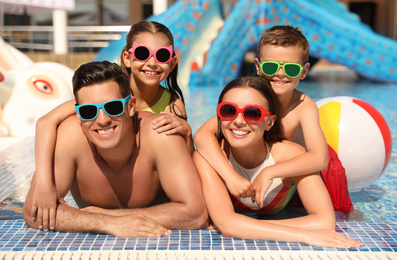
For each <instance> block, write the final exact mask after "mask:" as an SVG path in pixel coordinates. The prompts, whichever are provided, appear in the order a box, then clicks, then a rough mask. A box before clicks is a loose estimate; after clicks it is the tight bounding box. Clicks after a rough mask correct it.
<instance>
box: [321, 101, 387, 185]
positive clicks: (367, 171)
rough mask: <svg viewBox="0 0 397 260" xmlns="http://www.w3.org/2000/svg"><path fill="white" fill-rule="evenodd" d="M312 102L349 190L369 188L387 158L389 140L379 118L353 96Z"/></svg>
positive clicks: (367, 105) (384, 125) (377, 176)
mask: <svg viewBox="0 0 397 260" xmlns="http://www.w3.org/2000/svg"><path fill="white" fill-rule="evenodd" d="M316 103H317V107H318V110H319V117H320V125H321V128H322V130H323V132H324V135H325V138H326V139H327V143H328V145H330V146H331V147H332V148H333V149H334V150H335V152H336V153H337V154H338V157H339V159H340V161H341V163H342V165H343V167H344V168H345V171H346V178H347V185H348V189H349V191H358V190H361V189H363V188H365V187H367V186H369V185H371V184H372V183H373V182H375V181H376V180H377V179H378V178H379V177H380V176H381V175H382V173H383V171H384V170H385V168H386V166H387V164H388V162H389V159H390V156H391V150H392V139H391V134H390V129H389V126H388V125H387V123H386V121H385V119H384V118H383V116H382V115H381V114H380V113H379V112H378V111H377V110H376V109H375V108H374V107H373V106H371V105H370V104H368V103H366V102H364V101H362V100H360V99H357V98H353V97H330V98H324V99H321V100H319V101H317V102H316Z"/></svg>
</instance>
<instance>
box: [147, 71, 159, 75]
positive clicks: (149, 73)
mask: <svg viewBox="0 0 397 260" xmlns="http://www.w3.org/2000/svg"><path fill="white" fill-rule="evenodd" d="M145 73H146V74H148V75H156V74H157V72H154V71H145Z"/></svg>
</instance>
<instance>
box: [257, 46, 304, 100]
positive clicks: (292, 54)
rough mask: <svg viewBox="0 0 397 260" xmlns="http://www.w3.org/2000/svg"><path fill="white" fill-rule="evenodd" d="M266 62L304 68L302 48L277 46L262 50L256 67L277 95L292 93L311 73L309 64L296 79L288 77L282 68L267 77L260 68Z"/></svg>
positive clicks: (266, 47) (264, 47)
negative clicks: (289, 63)
mask: <svg viewBox="0 0 397 260" xmlns="http://www.w3.org/2000/svg"><path fill="white" fill-rule="evenodd" d="M265 61H276V62H281V63H285V62H291V63H298V64H300V65H301V66H302V67H303V66H304V65H305V64H303V60H302V48H300V47H299V46H293V47H281V46H275V45H265V46H263V47H262V49H261V50H260V52H259V57H258V58H257V59H255V65H256V70H257V73H258V75H260V76H263V77H265V78H267V79H268V80H269V81H270V83H271V85H272V87H273V89H274V91H275V92H276V94H277V95H282V94H285V93H289V92H292V91H293V90H294V89H295V88H296V86H297V85H298V84H299V81H300V80H301V79H304V78H305V77H306V74H307V72H308V71H309V67H310V64H309V63H307V64H306V66H305V67H304V68H303V70H302V72H301V73H300V75H299V76H297V77H296V78H290V77H288V76H287V75H286V74H285V73H284V71H283V68H282V67H281V68H280V69H279V70H278V71H277V72H276V74H274V75H273V76H266V75H264V74H263V73H262V70H261V67H260V63H262V62H265Z"/></svg>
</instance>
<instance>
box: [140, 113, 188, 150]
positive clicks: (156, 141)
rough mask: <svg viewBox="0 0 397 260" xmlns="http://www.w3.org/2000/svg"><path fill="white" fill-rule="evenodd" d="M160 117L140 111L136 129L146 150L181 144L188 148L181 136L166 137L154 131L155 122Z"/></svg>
mask: <svg viewBox="0 0 397 260" xmlns="http://www.w3.org/2000/svg"><path fill="white" fill-rule="evenodd" d="M159 116H160V115H156V114H153V113H150V112H146V111H139V114H138V116H137V123H138V124H134V127H135V128H136V129H137V134H138V136H139V140H140V143H145V145H146V148H148V147H151V148H156V150H158V149H157V148H159V147H164V148H166V147H167V146H174V145H177V144H179V143H181V144H183V145H184V146H186V144H185V141H184V139H183V137H182V136H181V135H179V134H174V135H166V134H164V133H161V134H159V133H158V132H157V131H156V130H154V129H153V121H154V120H155V119H156V118H158V117H159Z"/></svg>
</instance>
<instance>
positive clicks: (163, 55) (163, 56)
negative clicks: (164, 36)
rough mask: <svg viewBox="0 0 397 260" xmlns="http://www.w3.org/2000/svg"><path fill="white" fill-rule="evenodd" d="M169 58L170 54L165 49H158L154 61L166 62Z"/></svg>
mask: <svg viewBox="0 0 397 260" xmlns="http://www.w3.org/2000/svg"><path fill="white" fill-rule="evenodd" d="M170 58H171V53H170V52H169V50H167V49H159V50H158V51H157V52H156V59H157V60H158V61H159V62H167V61H168V60H169V59H170Z"/></svg>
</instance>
